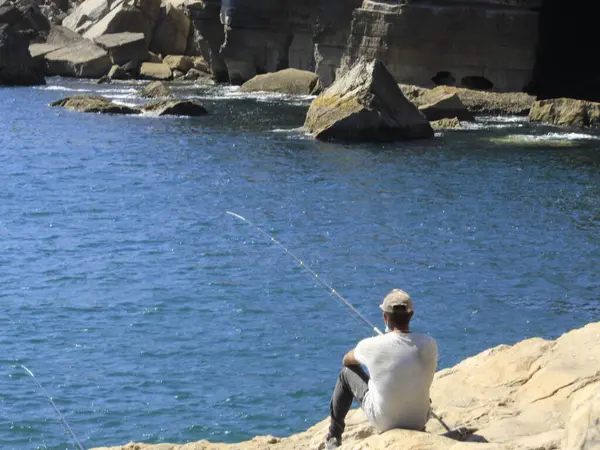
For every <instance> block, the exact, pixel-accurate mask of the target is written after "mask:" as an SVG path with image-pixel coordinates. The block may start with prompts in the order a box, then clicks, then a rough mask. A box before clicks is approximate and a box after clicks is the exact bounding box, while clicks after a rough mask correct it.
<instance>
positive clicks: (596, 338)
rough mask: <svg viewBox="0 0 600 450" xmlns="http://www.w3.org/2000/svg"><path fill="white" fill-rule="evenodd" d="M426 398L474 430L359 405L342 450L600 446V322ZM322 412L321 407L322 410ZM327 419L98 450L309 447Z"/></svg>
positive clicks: (511, 351) (453, 372)
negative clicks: (283, 429) (278, 431)
mask: <svg viewBox="0 0 600 450" xmlns="http://www.w3.org/2000/svg"><path fill="white" fill-rule="evenodd" d="M431 397H432V400H433V405H434V408H435V410H436V412H437V414H438V415H441V416H442V418H443V420H444V421H445V422H447V423H448V424H451V426H457V425H462V426H465V427H466V428H468V429H471V430H475V431H474V434H471V435H470V436H469V437H467V439H466V442H457V441H456V440H452V439H450V438H448V437H445V436H443V435H442V433H443V429H442V427H441V425H440V424H439V423H438V422H437V421H436V420H434V419H430V420H429V422H428V423H427V432H425V433H423V432H418V431H408V430H390V431H388V432H385V433H383V434H376V433H375V431H374V429H373V428H372V427H371V426H370V425H369V424H368V423H367V421H366V418H365V416H364V415H363V414H362V413H361V412H360V411H353V412H351V413H350V415H349V417H348V420H347V427H346V432H345V434H344V436H343V438H344V445H342V447H341V448H340V450H351V449H352V450H358V449H361V450H363V449H364V450H369V449H370V450H425V449H427V450H469V449H470V450H478V449H479V450H550V449H555V450H559V449H560V450H591V449H596V448H600V426H599V425H600V322H598V323H593V324H589V325H587V326H586V327H584V328H581V329H579V330H574V331H571V332H569V333H566V334H564V335H563V336H561V337H560V338H558V339H557V340H555V341H547V340H544V339H540V338H533V339H528V340H525V341H523V342H520V343H518V344H516V345H513V346H508V345H501V346H498V347H495V348H492V349H489V350H486V351H484V352H482V353H480V354H479V355H477V356H474V357H472V358H469V359H466V360H465V361H463V362H461V363H460V364H458V365H456V366H455V367H452V368H450V369H445V370H442V371H440V372H438V373H437V374H436V376H435V379H434V382H433V386H432V391H431ZM323 409H324V410H325V408H323ZM328 424H329V421H328V420H324V421H323V422H320V423H318V424H317V425H315V426H313V427H312V428H310V429H309V430H307V431H305V432H303V433H299V434H296V435H293V436H290V437H287V438H277V437H273V436H261V437H256V438H254V439H252V440H250V441H247V442H241V443H239V444H215V443H211V442H208V441H200V442H196V443H193V444H185V445H176V444H158V445H150V444H133V443H131V444H128V445H125V446H118V447H111V448H107V447H102V448H97V449H95V450H185V449H192V448H193V449H195V450H259V449H270V450H314V449H321V448H322V442H323V437H324V436H325V433H326V431H327V426H328Z"/></svg>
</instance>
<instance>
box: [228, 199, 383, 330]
mask: <svg viewBox="0 0 600 450" xmlns="http://www.w3.org/2000/svg"><path fill="white" fill-rule="evenodd" d="M225 214H229V215H230V216H233V217H236V218H237V219H240V220H242V221H244V222H246V223H247V224H248V225H250V226H252V227H253V228H254V229H256V231H258V232H259V233H261V234H262V235H263V236H265V237H266V238H267V239H269V240H270V241H271V242H273V243H274V244H276V245H277V246H278V247H280V248H281V249H283V251H284V252H285V253H287V254H288V255H290V256H291V257H292V258H294V260H295V261H296V262H297V263H298V264H299V265H300V267H302V268H303V269H305V270H306V271H307V272H308V273H310V274H311V275H312V276H313V277H314V278H315V280H317V283H319V284H320V285H321V286H323V287H324V288H325V289H327V290H328V291H330V294H331V295H334V296H336V297H337V298H338V299H339V300H340V301H341V302H342V303H343V304H344V305H346V306H347V307H348V308H350V310H351V311H352V312H354V313H355V314H356V315H357V316H358V317H359V318H360V319H362V321H363V322H364V323H366V324H367V326H368V327H369V328H371V329H372V330H373V331H375V333H377V334H383V333H382V332H381V330H380V329H379V328H377V327H376V326H375V325H373V323H372V322H371V321H370V320H369V319H367V318H366V317H365V316H364V315H363V314H361V312H360V311H359V310H358V309H356V308H355V307H354V306H353V305H352V303H350V302H349V301H348V300H346V299H345V298H344V297H342V296H341V295H340V293H339V292H338V291H336V290H335V289H334V288H333V286H331V285H330V284H329V283H327V282H326V281H324V280H323V279H322V278H321V277H319V274H318V273H316V272H315V271H314V270H312V269H311V268H310V267H309V266H308V265H306V264H305V263H304V261H302V260H301V259H300V258H299V257H297V256H296V255H295V254H294V253H292V252H291V251H290V250H289V249H288V248H287V247H285V246H284V245H283V244H282V243H281V242H279V241H278V240H277V239H275V238H274V237H273V236H271V235H270V234H268V233H267V232H266V231H264V230H263V229H262V228H260V227H259V226H257V225H255V224H254V223H252V222H251V221H250V220H249V219H246V218H245V217H243V216H240V215H239V214H236V213H234V212H231V211H225Z"/></svg>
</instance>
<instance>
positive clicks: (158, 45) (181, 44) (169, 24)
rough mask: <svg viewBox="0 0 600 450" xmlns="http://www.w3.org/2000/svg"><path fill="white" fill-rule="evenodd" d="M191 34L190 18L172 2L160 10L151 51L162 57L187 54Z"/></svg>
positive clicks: (168, 2)
mask: <svg viewBox="0 0 600 450" xmlns="http://www.w3.org/2000/svg"><path fill="white" fill-rule="evenodd" d="M189 32H190V18H189V17H188V16H187V15H186V14H185V12H184V11H183V10H182V9H179V8H178V5H177V4H176V3H173V2H172V1H171V0H169V1H167V4H166V5H165V6H163V7H162V8H161V10H160V15H159V17H158V21H157V24H156V27H155V29H154V34H153V36H152V42H150V50H152V51H153V52H155V53H159V54H162V55H182V54H184V53H185V50H186V48H187V44H188V34H189Z"/></svg>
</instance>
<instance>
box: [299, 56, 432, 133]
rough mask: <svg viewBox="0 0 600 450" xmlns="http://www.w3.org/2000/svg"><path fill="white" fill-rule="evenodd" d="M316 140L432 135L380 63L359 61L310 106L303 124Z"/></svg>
mask: <svg viewBox="0 0 600 450" xmlns="http://www.w3.org/2000/svg"><path fill="white" fill-rule="evenodd" d="M304 127H305V128H306V130H307V131H308V132H309V133H311V134H312V135H313V136H314V137H316V138H317V139H325V140H332V139H336V140H347V141H365V140H366V141H390V140H398V139H418V138H428V137H432V136H433V130H432V128H431V126H430V125H429V122H428V121H427V119H426V118H425V116H424V115H423V114H421V113H420V112H419V110H418V109H417V108H416V107H415V106H414V105H413V104H412V103H410V101H408V100H407V99H406V97H404V95H403V94H402V91H401V90H400V88H399V87H398V85H397V84H396V82H395V80H394V78H393V77H392V76H391V75H390V73H389V72H388V71H387V69H386V68H385V66H384V65H383V64H382V63H380V62H379V61H364V60H360V61H358V62H357V63H356V64H355V65H354V66H353V67H352V68H351V69H350V70H348V72H346V73H345V74H344V75H343V76H342V77H340V78H339V79H338V80H336V81H335V82H334V83H333V84H332V85H331V86H329V87H328V88H327V89H326V90H325V91H324V92H323V93H322V94H321V95H319V96H318V97H317V98H316V99H315V100H314V101H313V102H312V104H311V105H310V108H309V110H308V113H307V115H306V122H305V123H304Z"/></svg>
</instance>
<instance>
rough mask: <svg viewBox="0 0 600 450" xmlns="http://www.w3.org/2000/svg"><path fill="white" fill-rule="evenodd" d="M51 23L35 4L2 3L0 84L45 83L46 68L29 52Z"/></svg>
mask: <svg viewBox="0 0 600 450" xmlns="http://www.w3.org/2000/svg"><path fill="white" fill-rule="evenodd" d="M49 28H50V24H49V23H48V21H47V20H46V18H45V17H44V16H43V15H42V13H41V12H40V10H39V8H38V6H37V5H36V4H35V3H32V2H31V3H30V2H27V1H17V2H13V1H10V0H0V85H21V86H23V85H35V84H44V83H45V81H44V72H43V67H42V66H41V65H40V64H38V63H37V62H36V61H35V60H34V58H32V56H31V54H30V53H29V44H30V41H31V40H32V39H36V38H40V37H41V36H45V34H46V33H47V32H48V30H49Z"/></svg>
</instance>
